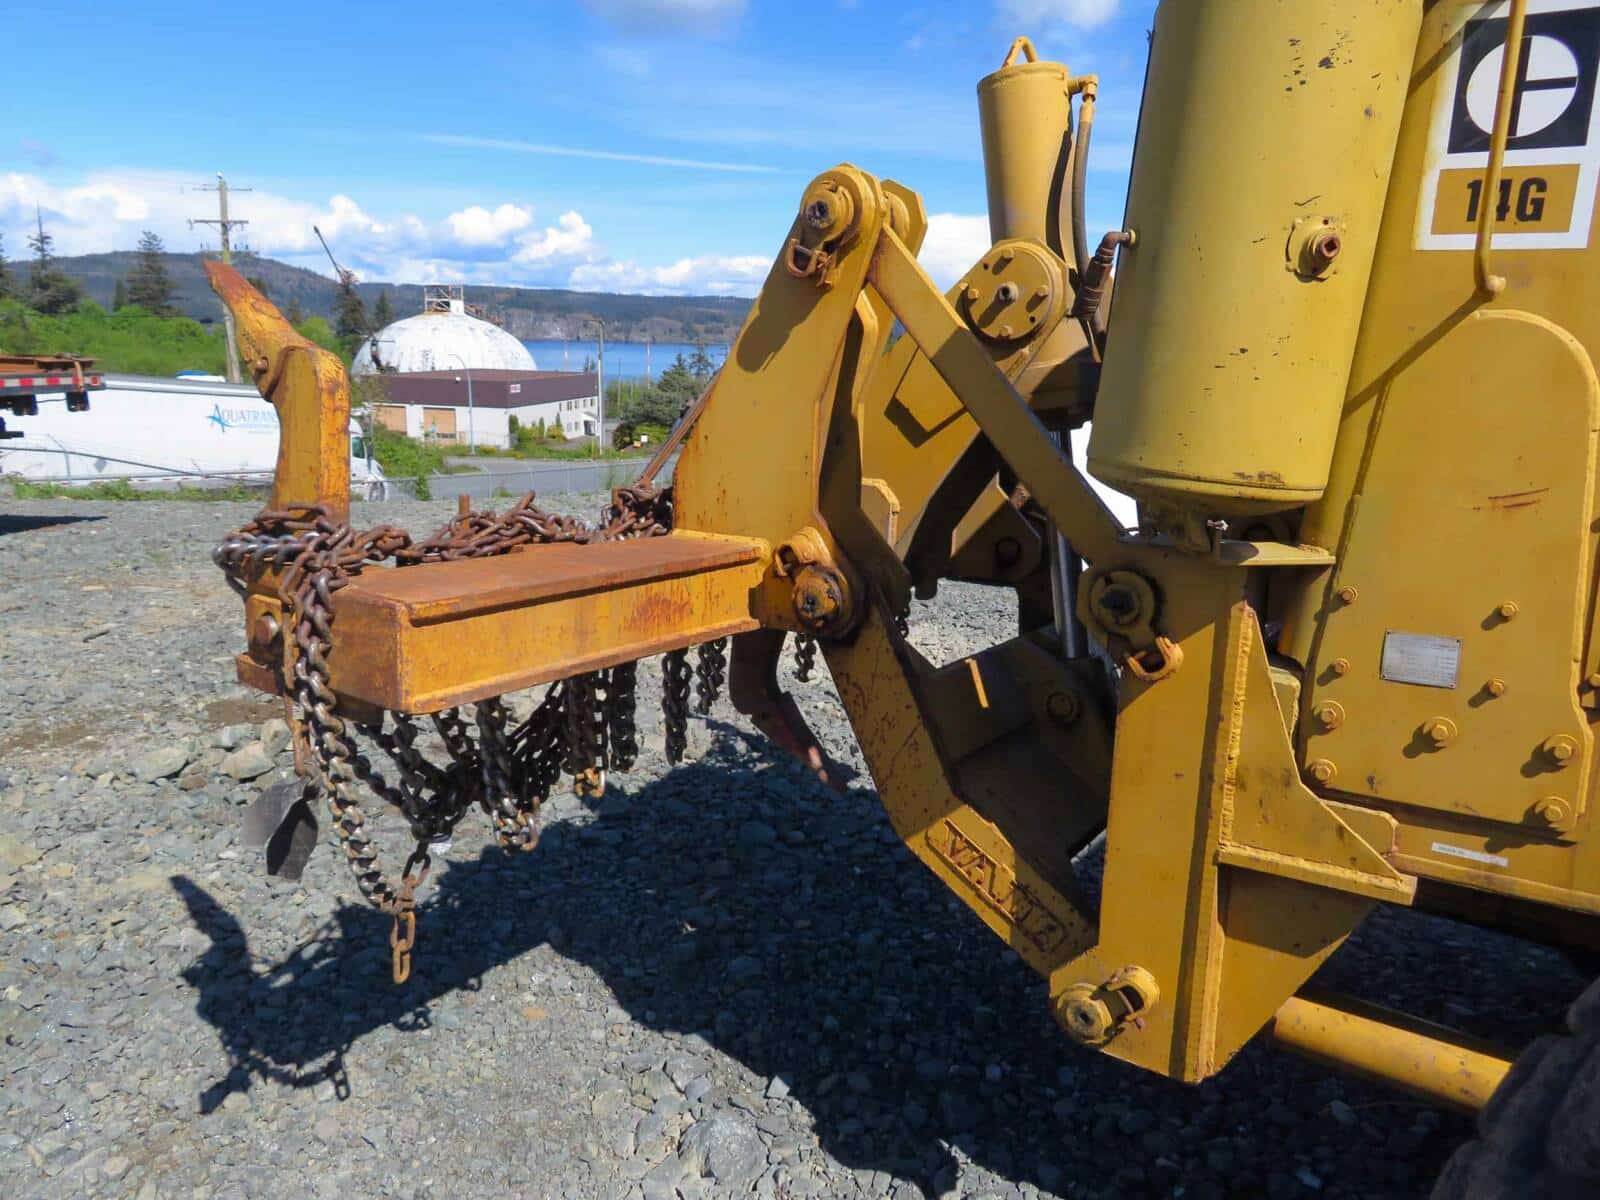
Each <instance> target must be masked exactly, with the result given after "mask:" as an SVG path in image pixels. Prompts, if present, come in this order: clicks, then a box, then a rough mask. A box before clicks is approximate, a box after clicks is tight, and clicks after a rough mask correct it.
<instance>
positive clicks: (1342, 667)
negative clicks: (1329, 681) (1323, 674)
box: [1328, 658, 1350, 675]
mask: <svg viewBox="0 0 1600 1200" xmlns="http://www.w3.org/2000/svg"><path fill="white" fill-rule="evenodd" d="M1328 668H1329V669H1330V670H1331V671H1332V672H1333V673H1334V674H1335V675H1348V674H1350V660H1349V659H1348V658H1336V659H1334V660H1333V661H1332V662H1331V663H1329V664H1328Z"/></svg>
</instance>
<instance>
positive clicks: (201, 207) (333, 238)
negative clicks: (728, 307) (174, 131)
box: [0, 171, 769, 295]
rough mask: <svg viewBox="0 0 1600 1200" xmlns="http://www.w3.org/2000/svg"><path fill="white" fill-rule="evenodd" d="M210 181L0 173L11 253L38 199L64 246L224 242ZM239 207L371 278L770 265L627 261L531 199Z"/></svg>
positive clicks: (257, 193)
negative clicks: (418, 205) (394, 207)
mask: <svg viewBox="0 0 1600 1200" xmlns="http://www.w3.org/2000/svg"><path fill="white" fill-rule="evenodd" d="M200 186H201V183H200V181H199V180H198V179H197V178H196V177H195V176H190V175H186V174H178V173H173V172H165V171H101V172H94V173H91V174H89V175H88V176H86V177H84V178H83V179H82V180H80V181H78V182H76V183H71V184H56V183H49V182H46V181H45V180H44V179H42V178H40V177H38V176H35V175H28V174H20V173H11V174H0V237H3V238H4V242H5V249H6V253H7V254H8V256H10V257H12V258H20V257H24V256H25V255H26V253H27V251H26V245H27V242H26V238H27V235H28V234H29V233H30V232H31V231H32V229H33V225H34V206H35V205H37V206H38V207H39V210H40V211H41V213H42V214H43V217H44V224H45V229H46V230H47V231H48V232H49V233H50V234H51V235H52V236H53V237H54V238H55V248H56V252H57V253H58V254H62V255H74V254H94V253H101V252H104V251H107V250H130V249H132V248H133V246H134V245H135V243H136V242H137V241H138V239H139V235H140V233H141V232H142V231H143V230H145V229H151V230H154V231H155V232H156V233H158V234H159V235H161V237H162V239H163V240H164V241H165V242H166V245H167V248H168V249H169V250H172V251H174V252H187V251H192V250H198V249H202V248H205V247H208V246H214V245H215V244H216V233H215V230H214V229H211V228H210V227H206V226H195V227H193V228H191V227H190V225H189V220H190V218H194V217H210V216H212V215H214V214H215V212H216V196H215V194H213V193H209V192H203V191H200V190H199V188H200ZM232 212H233V215H234V216H236V217H242V218H244V219H246V220H247V221H248V222H249V224H248V225H247V226H246V227H245V229H244V230H243V231H242V234H236V235H235V245H236V246H240V247H244V246H248V247H249V248H250V249H251V250H254V251H255V252H256V253H258V254H260V255H262V256H264V257H269V258H275V259H278V260H279V261H282V262H288V263H292V264H294V265H296V266H301V267H306V268H308V269H310V270H313V271H317V272H318V273H320V274H323V275H330V274H331V273H332V270H331V268H330V267H329V265H328V261H327V258H326V256H325V255H324V254H323V252H322V247H321V245H319V244H318V242H317V239H316V234H315V233H314V232H313V231H312V227H313V226H316V227H318V228H320V229H321V230H322V232H323V234H324V235H325V236H326V237H327V239H328V241H329V243H330V244H331V245H332V247H333V251H334V253H335V254H337V255H338V256H339V261H340V263H341V264H343V265H344V266H346V267H348V268H350V269H351V270H353V271H355V272H356V273H357V275H359V276H360V277H361V278H362V279H365V280H369V281H372V280H390V281H394V282H405V283H420V282H424V281H431V280H438V281H442V282H450V283H498V284H512V285H521V286H527V287H568V286H571V287H580V288H590V289H605V290H622V291H644V292H651V293H657V294H671V293H701V294H705V293H718V294H732V295H754V294H755V292H756V291H758V290H759V289H760V284H761V280H762V278H763V277H764V276H765V274H766V270H767V267H768V265H769V260H767V259H765V258H761V257H753V256H751V257H742V256H737V255H707V256H704V257H700V258H685V259H681V260H679V261H677V262H674V263H669V264H667V265H665V266H657V265H651V264H641V263H638V262H636V261H634V260H632V259H617V258H614V257H612V256H611V255H610V254H609V253H608V252H607V251H606V249H605V247H604V245H603V244H602V243H601V241H600V239H599V238H598V237H597V235H596V233H595V230H594V228H593V227H592V226H591V225H590V224H589V222H588V221H587V220H585V218H584V216H583V214H582V213H581V212H579V211H577V210H573V209H569V210H567V211H566V212H562V213H560V214H559V215H558V216H555V217H554V220H553V221H552V220H551V219H550V218H548V217H546V218H545V219H544V220H543V221H541V220H540V219H539V214H538V213H537V212H535V210H534V209H533V207H532V206H530V205H526V204H517V203H515V202H512V201H500V202H488V203H484V204H472V205H468V206H466V207H464V208H461V209H459V210H457V211H455V212H451V213H449V214H447V215H445V216H444V217H443V218H441V219H438V220H428V219H424V218H423V217H422V216H419V215H417V214H415V213H405V212H400V213H393V212H383V213H377V212H375V211H371V210H369V209H368V208H367V207H365V206H363V204H362V203H360V202H358V201H357V200H356V199H355V198H354V197H352V196H347V195H343V194H339V195H335V196H332V197H330V198H329V199H328V200H327V202H326V203H322V204H317V203H312V202H310V201H306V200H301V199H297V198H294V197H291V196H285V195H282V194H280V193H278V192H274V191H270V190H268V189H265V188H257V189H255V190H253V191H250V192H248V193H245V192H241V193H239V194H238V195H237V196H235V197H234V199H233V204H232Z"/></svg>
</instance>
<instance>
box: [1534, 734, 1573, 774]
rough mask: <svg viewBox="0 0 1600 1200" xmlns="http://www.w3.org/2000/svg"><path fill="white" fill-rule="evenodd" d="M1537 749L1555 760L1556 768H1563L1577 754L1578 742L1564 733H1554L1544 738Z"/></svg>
mask: <svg viewBox="0 0 1600 1200" xmlns="http://www.w3.org/2000/svg"><path fill="white" fill-rule="evenodd" d="M1539 748H1540V749H1541V750H1543V751H1544V752H1545V753H1546V754H1548V755H1549V756H1550V757H1551V758H1553V759H1555V760H1556V764H1557V765H1558V766H1562V767H1564V766H1566V765H1567V764H1568V763H1569V762H1571V761H1572V759H1573V756H1574V755H1576V754H1577V753H1578V740H1577V739H1576V738H1574V737H1571V736H1569V735H1568V734H1565V733H1555V734H1551V735H1550V736H1549V737H1547V738H1545V740H1544V743H1543V745H1541V746H1540V747H1539Z"/></svg>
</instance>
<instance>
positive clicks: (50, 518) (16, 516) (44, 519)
mask: <svg viewBox="0 0 1600 1200" xmlns="http://www.w3.org/2000/svg"><path fill="white" fill-rule="evenodd" d="M104 520H105V518H104V517H99V516H92V515H88V516H86V515H84V514H81V513H0V537H6V536H8V535H10V534H13V533H33V532H34V531H35V530H39V529H52V528H54V527H55V526H57V525H76V524H78V523H79V522H81V521H104Z"/></svg>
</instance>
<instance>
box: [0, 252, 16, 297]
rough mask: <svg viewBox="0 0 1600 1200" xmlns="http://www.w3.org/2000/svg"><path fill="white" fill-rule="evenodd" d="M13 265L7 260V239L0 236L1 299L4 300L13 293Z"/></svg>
mask: <svg viewBox="0 0 1600 1200" xmlns="http://www.w3.org/2000/svg"><path fill="white" fill-rule="evenodd" d="M12 290H13V289H12V285H11V266H10V264H9V263H7V262H6V244H5V239H4V238H0V300H4V299H5V298H6V297H7V296H9V295H11V293H12Z"/></svg>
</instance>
